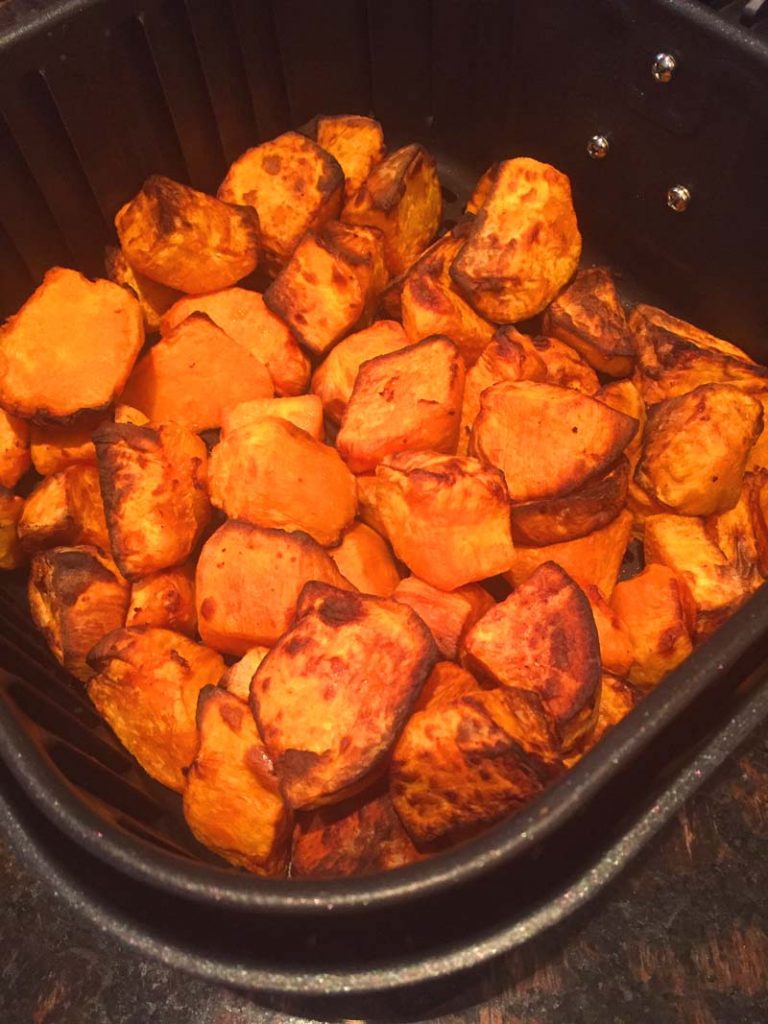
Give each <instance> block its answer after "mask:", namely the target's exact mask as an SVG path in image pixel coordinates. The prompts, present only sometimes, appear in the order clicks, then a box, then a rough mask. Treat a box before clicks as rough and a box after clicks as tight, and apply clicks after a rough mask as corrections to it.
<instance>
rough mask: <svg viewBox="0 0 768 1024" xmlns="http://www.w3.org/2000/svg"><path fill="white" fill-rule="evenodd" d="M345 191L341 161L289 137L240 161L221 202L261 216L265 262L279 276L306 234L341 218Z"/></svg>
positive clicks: (302, 138) (301, 137) (300, 138)
mask: <svg viewBox="0 0 768 1024" xmlns="http://www.w3.org/2000/svg"><path fill="white" fill-rule="evenodd" d="M343 191H344V172H343V171H342V169H341V167H340V166H339V164H338V162H337V161H336V159H335V158H334V157H333V156H331V154H330V153H328V152H326V151H325V150H324V149H321V148H320V146H318V145H317V144H316V143H314V142H313V141H312V140H311V139H308V138H307V137H306V136H305V135H299V133H298V132H285V133H284V134H283V135H278V137H277V138H276V139H271V140H270V141H269V142H263V143H262V144H261V145H260V146H256V147H254V148H253V149H248V150H246V151H245V153H243V154H242V156H240V157H238V159H237V160H235V162H234V163H233V164H232V166H231V167H230V168H229V171H228V172H227V176H226V177H225V179H224V181H223V182H222V183H221V186H220V187H219V192H218V196H219V199H223V200H224V202H226V203H245V204H247V205H248V206H252V207H253V208H254V209H255V210H256V211H257V212H258V215H259V224H260V227H261V244H262V247H263V250H264V262H265V264H266V268H267V270H269V271H270V272H271V273H274V272H275V271H276V270H277V269H278V268H279V267H281V266H283V265H284V264H285V263H286V262H287V261H288V259H289V258H290V257H291V255H292V254H293V251H294V249H295V248H296V246H297V245H298V244H299V240H300V239H301V238H302V236H303V235H304V233H305V232H306V231H308V230H310V229H317V228H320V227H322V226H323V224H325V223H326V222H327V221H329V220H333V218H334V217H337V216H338V215H339V210H340V208H341V200H342V194H343Z"/></svg>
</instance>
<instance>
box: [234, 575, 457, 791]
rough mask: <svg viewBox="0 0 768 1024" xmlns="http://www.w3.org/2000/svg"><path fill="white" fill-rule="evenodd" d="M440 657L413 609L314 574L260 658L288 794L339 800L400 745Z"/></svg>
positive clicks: (266, 734)
mask: <svg viewBox="0 0 768 1024" xmlns="http://www.w3.org/2000/svg"><path fill="white" fill-rule="evenodd" d="M436 658H437V652H436V650H435V645H434V641H433V640H432V636H431V634H430V632H429V630H428V629H427V627H426V626H425V625H424V623H423V622H422V621H421V619H420V618H419V617H418V615H416V614H415V613H414V612H412V611H411V609H410V608H407V607H406V606H405V605H402V604H399V603H398V602H397V601H390V600H387V599H385V598H380V597H370V596H368V595H364V594H356V593H350V592H348V591H344V590H339V589H338V588H337V587H331V586H328V585H327V584H325V583H316V582H312V583H308V584H307V585H306V586H305V587H304V589H303V591H302V593H301V596H300V598H299V604H298V608H297V613H296V622H295V624H294V625H293V627H292V628H291V629H290V630H289V631H288V632H287V633H286V634H285V635H284V636H283V637H281V638H280V639H279V640H278V641H277V643H276V644H275V646H274V647H273V648H272V650H271V651H270V653H269V654H268V655H267V657H266V658H265V659H264V661H263V662H262V663H261V665H260V666H259V668H258V670H257V672H256V675H255V677H254V680H253V683H252V685H251V706H252V708H253V713H254V715H255V716H256V721H257V723H258V726H259V731H260V733H261V735H262V737H263V739H264V743H265V745H266V748H267V751H268V753H269V755H270V757H271V758H272V761H273V763H274V765H275V771H276V772H277V775H278V778H279V779H280V781H281V783H282V786H283V790H284V792H285V795H286V798H287V800H288V803H289V804H290V805H291V806H292V807H294V808H297V809H298V808H302V809H303V808H312V807H319V806H321V805H322V804H327V803H337V802H338V801H339V800H342V799H344V798H345V797H346V796H350V795H352V793H353V792H355V791H357V790H359V789H360V788H361V787H362V786H363V785H364V784H365V780H367V779H370V777H371V774H372V773H373V772H374V771H375V770H376V769H377V768H378V767H379V766H380V765H381V763H382V761H383V759H384V757H385V756H386V754H387V752H388V751H389V750H390V749H391V747H392V745H393V744H394V742H395V740H396V739H397V736H398V734H399V732H400V730H401V729H402V727H403V724H404V723H405V721H406V720H407V718H408V716H409V714H410V711H411V708H412V707H413V704H414V702H415V700H416V698H417V697H418V695H419V691H420V690H421V687H422V685H423V684H424V682H425V680H426V678H427V676H428V675H429V673H430V672H431V670H432V667H433V665H434V664H435V661H436Z"/></svg>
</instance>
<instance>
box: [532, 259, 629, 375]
mask: <svg viewBox="0 0 768 1024" xmlns="http://www.w3.org/2000/svg"><path fill="white" fill-rule="evenodd" d="M542 326H543V329H544V333H545V334H551V335H552V336H553V337H555V338H558V339H559V340H560V341H564V342H565V343H566V345H570V346H571V348H575V349H576V351H577V352H579V353H580V354H581V355H582V356H583V357H584V358H585V359H586V361H587V362H588V363H589V365H590V366H592V367H594V368H595V369H596V370H599V371H600V372H601V373H606V374H608V376H609V377H627V376H629V374H630V373H632V369H633V367H634V363H635V346H634V343H633V340H632V335H631V333H630V330H629V324H628V323H627V318H626V316H625V314H624V308H623V306H622V305H621V301H620V300H619V296H618V293H617V292H616V286H615V285H614V283H613V277H612V276H611V272H610V270H608V268H607V267H589V268H587V269H585V270H580V271H579V273H578V274H577V275H576V277H575V278H574V279H573V281H572V283H571V284H570V285H569V286H568V287H567V288H566V289H565V291H563V292H561V293H560V294H559V295H558V296H557V298H556V299H555V300H554V301H553V302H552V303H551V305H550V306H549V308H548V309H547V310H546V312H545V313H544V320H543V324H542Z"/></svg>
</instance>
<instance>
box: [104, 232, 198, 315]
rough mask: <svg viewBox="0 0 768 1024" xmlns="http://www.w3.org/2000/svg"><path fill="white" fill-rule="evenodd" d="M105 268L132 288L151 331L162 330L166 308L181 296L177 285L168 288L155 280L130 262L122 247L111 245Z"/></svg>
mask: <svg viewBox="0 0 768 1024" xmlns="http://www.w3.org/2000/svg"><path fill="white" fill-rule="evenodd" d="M104 269H105V270H106V272H107V277H108V278H109V280H110V281H114V283H115V284H119V285H122V287H123V288H130V290H131V291H132V292H133V294H134V295H135V296H136V298H137V299H138V300H139V305H140V306H141V312H142V315H143V317H144V327H145V329H146V330H147V332H148V333H150V334H151V333H154V332H155V331H159V330H160V318H161V317H162V316H163V314H164V313H165V311H166V310H167V309H169V308H170V306H172V305H173V303H174V302H175V301H176V300H177V299H178V298H179V292H178V291H176V289H175V288H167V287H166V286H165V285H164V284H160V283H159V282H158V281H153V280H152V278H151V277H147V276H146V275H145V274H142V273H141V272H140V271H138V270H134V268H133V267H132V266H131V265H130V263H129V262H128V260H127V259H126V258H125V253H124V252H123V250H122V249H121V248H120V247H119V246H115V245H108V246H107V249H106V252H105V254H104Z"/></svg>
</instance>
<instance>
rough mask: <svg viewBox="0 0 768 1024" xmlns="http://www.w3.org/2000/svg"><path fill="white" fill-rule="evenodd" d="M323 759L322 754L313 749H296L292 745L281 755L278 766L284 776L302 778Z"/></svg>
mask: <svg viewBox="0 0 768 1024" xmlns="http://www.w3.org/2000/svg"><path fill="white" fill-rule="evenodd" d="M322 760H323V758H322V756H321V755H320V754H316V753H314V751H312V750H296V749H294V748H292V747H291V748H289V749H288V750H286V751H285V752H284V753H283V754H281V755H280V757H279V758H278V761H277V767H278V770H279V772H280V774H281V775H282V776H283V778H285V779H300V778H302V777H304V776H306V775H309V774H310V772H312V771H313V770H314V769H315V768H316V767H317V765H318V764H319V763H320V762H321V761H322Z"/></svg>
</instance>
